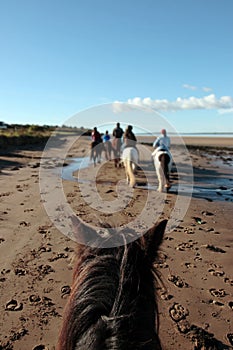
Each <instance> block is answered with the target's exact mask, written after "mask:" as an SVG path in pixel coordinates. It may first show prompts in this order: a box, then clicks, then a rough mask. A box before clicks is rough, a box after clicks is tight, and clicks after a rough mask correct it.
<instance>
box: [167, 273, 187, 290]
mask: <svg viewBox="0 0 233 350" xmlns="http://www.w3.org/2000/svg"><path fill="white" fill-rule="evenodd" d="M168 281H170V282H172V283H174V285H175V286H177V287H178V288H187V287H188V283H186V282H184V281H183V280H182V279H181V278H180V277H179V276H175V275H170V276H169V277H168Z"/></svg>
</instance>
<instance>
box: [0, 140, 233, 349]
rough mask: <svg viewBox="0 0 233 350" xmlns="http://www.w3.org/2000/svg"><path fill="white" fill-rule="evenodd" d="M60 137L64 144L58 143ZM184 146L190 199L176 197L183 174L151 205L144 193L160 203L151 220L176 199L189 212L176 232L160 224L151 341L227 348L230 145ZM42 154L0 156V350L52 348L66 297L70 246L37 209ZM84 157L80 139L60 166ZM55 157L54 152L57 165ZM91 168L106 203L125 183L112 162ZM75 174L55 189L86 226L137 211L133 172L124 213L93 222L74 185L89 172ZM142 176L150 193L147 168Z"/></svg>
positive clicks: (18, 151)
mask: <svg viewBox="0 0 233 350" xmlns="http://www.w3.org/2000/svg"><path fill="white" fill-rule="evenodd" d="M68 138H69V137H68V136H67V137H65V136H63V138H61V144H62V143H63V142H66V141H67V140H68ZM184 142H185V144H186V145H187V146H188V150H189V157H190V159H191V161H192V169H193V193H192V196H191V195H190V193H188V194H187V192H186V190H183V189H182V188H181V190H180V193H178V190H179V187H178V181H179V183H182V181H183V178H185V179H186V178H187V174H185V169H184V172H182V173H181V174H179V176H178V175H177V172H176V171H177V167H174V169H173V172H172V174H171V181H172V187H171V191H170V192H169V193H168V194H163V195H162V196H159V197H156V196H158V194H157V192H156V191H155V190H154V189H152V190H151V191H153V196H154V197H153V198H154V199H155V200H156V198H158V201H160V202H159V203H163V207H162V209H161V208H160V207H159V208H158V211H159V213H157V214H158V215H157V216H158V217H156V218H155V220H162V219H163V218H167V219H170V217H171V215H174V214H172V213H173V212H174V207H175V206H176V205H178V204H177V197H178V194H179V198H180V199H179V200H180V201H182V200H183V201H184V202H185V201H186V203H187V206H188V207H187V208H186V209H187V212H185V215H184V216H179V215H178V219H177V221H176V225H168V229H167V231H166V234H165V238H164V242H163V244H162V247H161V252H160V258H159V261H158V263H157V265H156V266H157V269H158V270H159V272H160V274H161V277H162V281H163V286H162V285H161V286H160V287H159V289H158V291H157V293H158V307H159V317H160V329H159V334H160V338H161V342H162V345H163V349H164V350H171V349H174V350H176V349H185V350H194V349H231V348H232V345H233V326H232V315H233V293H232V286H233V275H232V253H233V248H232V242H233V236H232V229H233V216H232V202H233V176H232V175H233V172H232V167H233V148H232V147H233V140H232V138H221V139H218V138H211V139H208V138H195V137H192V138H191V137H190V138H187V137H185V138H184ZM173 144H174V145H175V141H174V143H173ZM191 145H193V146H195V147H190V146H191ZM199 146H200V147H199ZM204 146H211V148H208V149H207V148H205V147H204ZM217 147H224V149H222V148H217ZM43 149H44V145H37V146H33V147H28V146H27V145H25V146H24V147H21V148H13V147H11V148H9V149H0V154H1V156H0V159H1V172H0V184H1V191H0V226H1V231H0V308H1V309H0V310H1V311H0V314H1V316H0V350H3V349H4V350H11V349H13V350H28V349H31V350H43V349H47V350H54V349H55V346H56V342H57V338H58V333H59V328H60V326H61V322H62V314H63V310H64V306H65V304H66V302H67V299H68V297H69V291H70V286H71V281H72V267H73V262H72V256H73V251H74V249H75V246H76V243H75V242H74V241H73V240H71V239H70V238H69V237H67V236H65V235H64V234H63V233H62V232H60V231H59V229H58V228H57V226H55V225H54V222H53V221H51V220H50V218H49V216H48V213H47V211H46V209H45V204H46V203H45V201H46V197H45V196H44V195H43V193H41V192H42V189H43V188H42V187H41V186H40V185H41V184H40V177H39V171H40V166H41V164H40V161H41V156H42V152H43ZM88 150H89V140H88V138H86V137H82V138H79V139H78V141H77V142H75V143H74V144H73V145H72V147H71V148H70V149H69V152H68V155H67V159H66V162H65V163H66V166H65V167H64V168H66V167H67V166H69V165H67V164H69V163H71V162H72V160H73V159H74V158H82V157H85V156H86V157H87V156H88ZM60 157H61V155H60V154H59V151H57V150H56V151H55V152H54V159H55V161H57V165H56V167H59V164H58V163H59V160H60ZM182 157H183V158H182ZM182 157H181V158H180V161H179V164H177V166H178V165H179V166H180V168H181V169H183V168H182V165H183V162H185V157H187V155H186V154H183V155H182ZM49 161H50V160H48V163H47V164H48V168H49ZM177 163H178V162H177ZM90 167H93V165H92V164H90ZM96 168H97V170H96V171H97V185H96V187H97V191H98V193H99V195H100V197H101V198H102V199H104V200H105V201H112V200H114V199H115V198H117V191H116V184H117V183H118V181H120V180H124V179H125V173H124V169H123V168H117V169H116V168H115V167H114V163H113V162H107V163H106V162H102V163H101V164H98V165H97V167H96ZM82 171H83V172H81V173H80V174H81V175H80V174H79V170H76V171H74V173H70V178H69V177H67V178H66V179H64V178H63V180H62V181H61V182H62V186H63V192H64V195H65V198H66V200H67V203H68V204H69V206H70V207H71V208H72V210H73V212H74V213H75V214H76V215H77V216H79V217H80V218H81V219H83V220H85V222H87V223H92V224H96V225H98V222H99V221H100V219H101V220H103V221H104V220H105V221H110V222H111V223H112V225H116V223H117V224H119V222H120V223H128V222H130V220H132V218H134V217H136V216H138V215H139V213H140V211H141V210H142V208H143V207H144V206H145V202H146V201H145V198H146V196H147V192H148V191H150V189H149V190H146V189H145V188H144V187H145V181H146V180H145V174H144V173H142V172H140V171H139V172H138V174H137V184H138V186H137V187H136V188H135V189H134V193H133V200H132V201H131V202H130V205H129V206H128V207H127V208H125V209H124V210H122V211H121V212H119V213H116V214H109V213H101V215H97V214H96V211H97V209H96V208H93V207H91V206H90V205H89V204H88V203H87V202H86V199H85V198H84V196H83V192H82V188H81V187H80V183H79V181H78V180H77V179H78V177H79V176H81V178H82V179H84V178H85V176H88V172H89V170H86V169H84V170H82ZM85 171H86V173H85ZM147 171H148V174H149V175H148V176H149V177H150V178H151V179H152V180H153V181H154V182H155V185H156V181H157V179H156V176H155V171H154V168H153V164H152V162H151V163H148V164H147ZM89 176H90V175H89ZM185 181H188V180H187V179H186V180H185ZM188 185H189V184H188ZM186 189H187V187H186ZM189 196H190V200H189V201H188V200H187V198H188V197H189ZM59 210H62V209H61V208H60V209H59ZM148 210H149V209H148ZM151 210H152V208H151ZM177 211H178V209H177ZM60 215H61V216H62V212H61V213H60ZM208 344H210V345H209V347H207V346H208Z"/></svg>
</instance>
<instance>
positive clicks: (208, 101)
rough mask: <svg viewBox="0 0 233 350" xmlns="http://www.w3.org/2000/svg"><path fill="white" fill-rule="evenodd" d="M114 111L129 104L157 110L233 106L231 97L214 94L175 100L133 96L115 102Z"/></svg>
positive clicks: (219, 108)
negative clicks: (124, 100)
mask: <svg viewBox="0 0 233 350" xmlns="http://www.w3.org/2000/svg"><path fill="white" fill-rule="evenodd" d="M115 104H116V105H115V106H114V109H115V111H117V110H118V111H119V110H122V109H124V110H127V109H129V108H130V106H132V107H133V106H135V105H136V106H138V107H149V108H152V109H155V110H157V111H173V112H175V111H180V110H195V109H202V110H205V109H217V110H229V109H232V108H233V97H231V96H222V97H220V98H217V97H216V96H215V95H214V94H210V95H207V96H204V97H201V98H197V97H194V96H191V97H189V98H181V97H178V98H177V99H176V100H175V101H168V100H167V99H162V100H158V99H157V100H152V99H151V98H150V97H146V98H141V97H135V98H132V99H128V101H127V103H123V102H119V101H118V102H115Z"/></svg>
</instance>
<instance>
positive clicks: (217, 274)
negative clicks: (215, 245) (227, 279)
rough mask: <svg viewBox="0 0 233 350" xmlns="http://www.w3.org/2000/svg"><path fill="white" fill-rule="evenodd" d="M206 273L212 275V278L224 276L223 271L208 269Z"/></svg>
mask: <svg viewBox="0 0 233 350" xmlns="http://www.w3.org/2000/svg"><path fill="white" fill-rule="evenodd" d="M208 272H209V273H210V274H211V275H213V276H217V277H222V276H224V275H225V272H224V271H220V270H214V269H209V270H208Z"/></svg>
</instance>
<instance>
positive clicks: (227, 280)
mask: <svg viewBox="0 0 233 350" xmlns="http://www.w3.org/2000/svg"><path fill="white" fill-rule="evenodd" d="M224 282H225V283H226V284H229V285H230V286H233V280H232V279H230V278H228V277H226V278H224Z"/></svg>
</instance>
